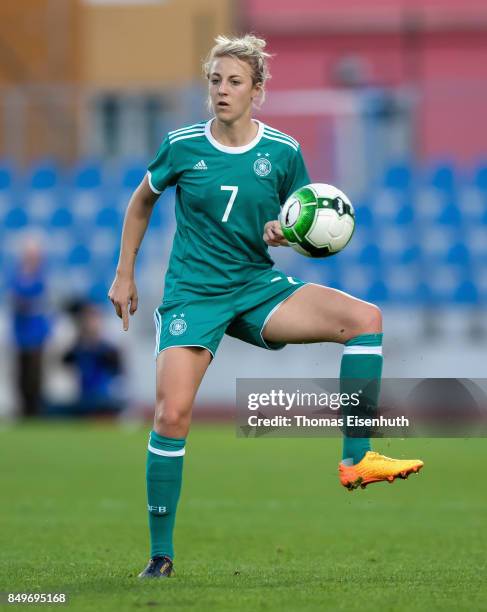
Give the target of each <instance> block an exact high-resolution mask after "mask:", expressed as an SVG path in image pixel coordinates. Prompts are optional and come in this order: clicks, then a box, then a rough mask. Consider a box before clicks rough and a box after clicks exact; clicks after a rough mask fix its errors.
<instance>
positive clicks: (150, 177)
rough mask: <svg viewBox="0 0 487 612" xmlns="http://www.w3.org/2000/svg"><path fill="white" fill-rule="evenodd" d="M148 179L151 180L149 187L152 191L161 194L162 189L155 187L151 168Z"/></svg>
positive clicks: (148, 171)
mask: <svg viewBox="0 0 487 612" xmlns="http://www.w3.org/2000/svg"><path fill="white" fill-rule="evenodd" d="M147 180H148V182H149V187H150V188H151V189H152V191H153V192H154V193H157V195H161V193H162V191H159V189H156V188H155V187H154V183H153V182H152V173H151V171H150V170H147Z"/></svg>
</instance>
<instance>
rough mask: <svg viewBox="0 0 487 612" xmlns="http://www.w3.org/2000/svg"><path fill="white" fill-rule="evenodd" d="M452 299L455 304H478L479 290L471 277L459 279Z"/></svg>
mask: <svg viewBox="0 0 487 612" xmlns="http://www.w3.org/2000/svg"><path fill="white" fill-rule="evenodd" d="M453 301H454V302H455V303H457V304H478V302H479V291H478V288H477V286H476V285H475V283H474V281H473V279H471V278H466V279H463V280H462V281H460V283H459V284H458V285H457V287H456V288H455V291H454V293H453Z"/></svg>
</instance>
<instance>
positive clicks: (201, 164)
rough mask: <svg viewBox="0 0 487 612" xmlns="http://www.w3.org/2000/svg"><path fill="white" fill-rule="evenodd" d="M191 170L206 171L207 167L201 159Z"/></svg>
mask: <svg viewBox="0 0 487 612" xmlns="http://www.w3.org/2000/svg"><path fill="white" fill-rule="evenodd" d="M193 170H208V166H207V165H206V164H205V161H204V160H203V159H201V160H200V161H199V162H198V163H197V164H195V165H194V166H193Z"/></svg>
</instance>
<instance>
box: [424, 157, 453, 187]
mask: <svg viewBox="0 0 487 612" xmlns="http://www.w3.org/2000/svg"><path fill="white" fill-rule="evenodd" d="M426 183H427V184H429V185H430V186H431V187H434V188H435V189H439V190H440V191H445V192H448V193H453V192H454V191H455V188H456V184H457V176H456V171H455V168H454V166H453V163H451V162H439V163H436V164H434V165H433V166H432V167H431V168H430V169H429V171H427V175H426Z"/></svg>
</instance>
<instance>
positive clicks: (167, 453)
mask: <svg viewBox="0 0 487 612" xmlns="http://www.w3.org/2000/svg"><path fill="white" fill-rule="evenodd" d="M147 448H148V449H149V451H150V452H151V453H154V455H161V456H162V457H182V456H183V455H184V454H185V453H186V448H180V449H179V450H175V451H165V450H161V449H160V448H155V447H154V446H152V444H151V443H150V442H149V444H148V445H147Z"/></svg>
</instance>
